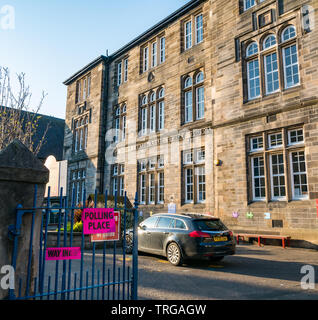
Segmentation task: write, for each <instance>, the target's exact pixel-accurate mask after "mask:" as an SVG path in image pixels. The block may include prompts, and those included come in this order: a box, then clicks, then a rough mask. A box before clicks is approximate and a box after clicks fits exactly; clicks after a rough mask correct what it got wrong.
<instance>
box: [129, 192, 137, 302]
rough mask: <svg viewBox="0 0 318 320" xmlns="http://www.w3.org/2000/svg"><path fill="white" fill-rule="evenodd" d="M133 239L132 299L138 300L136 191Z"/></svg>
mask: <svg viewBox="0 0 318 320" xmlns="http://www.w3.org/2000/svg"><path fill="white" fill-rule="evenodd" d="M134 205H135V207H134V239H133V241H134V242H133V243H134V246H133V265H132V269H133V270H132V271H133V275H132V276H133V278H132V280H133V281H132V293H131V295H132V300H138V193H137V192H136V196H135V203H134Z"/></svg>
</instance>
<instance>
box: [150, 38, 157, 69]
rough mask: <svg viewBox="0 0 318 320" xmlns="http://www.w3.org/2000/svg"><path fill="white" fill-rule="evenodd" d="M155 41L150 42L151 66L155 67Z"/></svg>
mask: <svg viewBox="0 0 318 320" xmlns="http://www.w3.org/2000/svg"><path fill="white" fill-rule="evenodd" d="M157 47H158V46H157V41H155V42H153V43H152V44H151V67H152V68H155V67H156V66H157V51H158V50H157Z"/></svg>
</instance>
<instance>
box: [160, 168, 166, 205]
mask: <svg viewBox="0 0 318 320" xmlns="http://www.w3.org/2000/svg"><path fill="white" fill-rule="evenodd" d="M162 176H163V184H161V177H162ZM164 177H165V176H164V172H158V204H163V203H164V194H165V183H164V179H165V178H164ZM161 192H162V197H163V200H160V196H161Z"/></svg>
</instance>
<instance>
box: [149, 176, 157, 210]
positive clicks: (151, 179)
mask: <svg viewBox="0 0 318 320" xmlns="http://www.w3.org/2000/svg"><path fill="white" fill-rule="evenodd" d="M155 178H156V177H155V174H154V173H150V174H149V186H148V188H149V190H148V203H149V204H155V203H156V181H155ZM152 196H153V200H151V197H152Z"/></svg>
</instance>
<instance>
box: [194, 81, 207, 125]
mask: <svg viewBox="0 0 318 320" xmlns="http://www.w3.org/2000/svg"><path fill="white" fill-rule="evenodd" d="M201 90H203V94H202V96H201V95H200V94H199V93H200V92H201ZM204 91H205V90H204V86H202V87H198V88H196V89H195V101H196V106H195V110H196V120H201V119H204V111H205V110H204V108H205V106H204V105H205V103H204ZM200 98H202V100H199V99H200Z"/></svg>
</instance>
